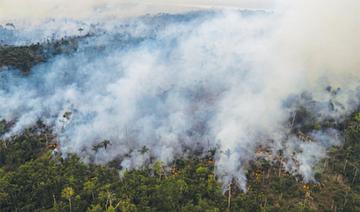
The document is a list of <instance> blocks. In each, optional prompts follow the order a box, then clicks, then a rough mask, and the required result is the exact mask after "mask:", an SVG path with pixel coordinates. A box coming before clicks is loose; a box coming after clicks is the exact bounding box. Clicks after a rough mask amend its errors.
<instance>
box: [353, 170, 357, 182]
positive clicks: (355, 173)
mask: <svg viewBox="0 0 360 212" xmlns="http://www.w3.org/2000/svg"><path fill="white" fill-rule="evenodd" d="M355 169H356V171H355V175H354V177H353V180H352V184H354V182H355V179H356V175H357V172H358V169H357V168H355Z"/></svg>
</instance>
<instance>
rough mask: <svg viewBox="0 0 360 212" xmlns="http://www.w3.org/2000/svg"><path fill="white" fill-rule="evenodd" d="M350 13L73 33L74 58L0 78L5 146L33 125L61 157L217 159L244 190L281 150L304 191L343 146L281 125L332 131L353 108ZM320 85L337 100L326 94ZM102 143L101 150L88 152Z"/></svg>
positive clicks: (294, 7)
mask: <svg viewBox="0 0 360 212" xmlns="http://www.w3.org/2000/svg"><path fill="white" fill-rule="evenodd" d="M321 3H322V4H321ZM324 5H326V7H324ZM359 11H360V5H359V3H357V1H351V0H345V1H342V2H341V3H339V2H336V1H319V2H315V3H314V2H313V1H296V2H294V3H292V4H291V5H285V4H279V9H278V10H276V11H275V12H273V13H262V12H253V13H241V12H238V11H217V12H211V11H209V12H192V13H186V14H182V15H177V16H168V15H163V16H158V17H153V18H150V17H147V18H142V17H139V18H134V19H130V20H126V21H124V20H123V21H110V20H109V21H107V22H103V23H102V24H99V25H96V26H95V27H94V26H93V25H91V26H90V25H86V23H81V24H84V25H86V26H88V29H89V31H91V36H88V37H84V38H83V39H82V40H81V42H80V44H79V47H78V49H77V50H76V52H74V53H72V54H71V55H58V56H56V57H54V58H52V59H50V60H49V61H48V62H47V63H45V64H40V65H37V66H36V67H34V68H33V70H32V71H31V73H30V74H28V75H23V74H21V73H20V72H18V71H14V70H4V71H2V72H0V102H1V103H2V104H1V105H0V117H1V118H4V119H5V120H7V121H14V120H15V122H14V126H13V127H12V128H11V130H10V131H9V132H7V133H6V134H5V135H4V136H3V137H4V138H8V137H10V136H13V135H16V134H18V133H21V132H22V130H23V129H25V128H26V127H30V126H32V125H34V124H35V123H36V122H37V121H38V120H41V121H42V122H44V123H45V124H47V125H49V126H52V127H53V129H54V131H55V132H56V134H57V135H58V139H59V142H60V144H61V151H62V152H63V153H64V154H66V153H72V152H75V153H77V154H79V155H80V156H81V157H82V158H83V159H84V160H86V161H89V162H96V163H105V162H108V161H110V160H113V159H115V158H118V159H120V160H121V161H122V162H121V166H122V167H123V168H127V169H132V168H138V167H141V166H142V165H143V164H145V163H148V162H149V161H150V160H154V159H155V160H162V161H164V162H166V163H170V162H171V161H172V160H173V159H174V158H177V157H186V156H187V155H188V154H191V153H192V152H202V153H203V154H205V153H206V151H208V150H210V149H212V148H217V150H218V151H217V155H216V172H217V175H218V177H219V179H220V181H222V182H223V183H224V184H227V183H229V182H230V180H231V179H232V178H235V179H236V180H237V182H238V183H239V184H240V185H241V187H242V188H243V189H246V177H245V175H246V167H248V164H249V161H251V160H254V159H256V157H257V153H256V152H257V149H258V147H259V146H262V147H267V148H269V149H270V151H271V153H270V154H271V157H272V158H275V157H276V155H277V154H278V152H279V150H282V152H283V154H284V156H283V158H284V160H282V163H283V165H284V168H285V169H286V170H288V171H289V172H291V173H294V174H301V175H302V176H303V178H304V180H305V181H313V180H314V178H313V167H314V166H315V165H316V163H317V162H319V160H320V159H321V158H323V157H326V150H327V148H329V147H331V146H332V145H340V144H341V142H340V140H341V138H340V135H338V133H337V132H336V131H335V130H331V129H328V130H318V131H313V132H310V133H309V135H310V137H311V138H312V140H313V142H303V141H300V140H301V139H299V138H298V137H297V136H295V135H291V133H290V131H291V127H294V126H291V127H290V126H289V120H291V119H292V118H293V119H295V118H296V116H294V113H292V112H293V111H294V110H295V108H296V105H299V104H301V105H304V106H305V107H306V108H307V110H309V111H311V112H312V114H314V116H315V117H314V119H316V120H318V121H321V120H325V119H328V118H332V119H336V120H340V119H341V117H343V116H344V115H346V114H349V113H350V112H351V111H352V110H354V109H355V107H357V105H358V89H357V85H358V83H359V75H358V73H359V62H360V58H359V57H360V52H359V51H360V48H359V47H360V41H359V39H358V38H359V37H360V31H359V28H358V26H360V22H359V18H357V16H356V15H355V13H357V12H359ZM72 23H76V21H74V22H72ZM334 25H336V27H335V26H334ZM40 31H41V30H40ZM45 31H46V30H45ZM17 33H21V32H17ZM17 36H18V37H19V39H20V38H21V37H22V35H17ZM25 37H26V36H25ZM30 37H31V36H30ZM44 37H46V34H45V35H44ZM27 38H29V36H28V37H27ZM38 38H39V36H37V39H38ZM18 42H21V40H20V41H18ZM27 42H29V41H27ZM328 86H332V87H333V88H338V87H339V88H341V89H338V90H337V92H336V95H335V94H334V91H333V90H332V89H333V88H328V89H326V88H327V87H328ZM329 90H330V91H329ZM299 96H300V97H299ZM309 99H310V100H311V101H310V100H309ZM302 101H304V102H302ZM309 102H310V103H311V104H308V103H309ZM329 104H330V105H331V107H329ZM67 112H71V114H70V113H68V114H70V115H68V116H65V117H64V114H66V113H67ZM295 115H296V114H295ZM293 116H294V117H293ZM103 140H109V141H111V148H107V149H106V150H105V149H100V150H99V151H97V152H94V151H93V150H92V147H93V145H95V144H98V143H99V142H101V141H103ZM144 146H146V147H147V148H148V149H149V150H148V151H147V152H145V153H144V152H142V151H141V149H143V148H144Z"/></svg>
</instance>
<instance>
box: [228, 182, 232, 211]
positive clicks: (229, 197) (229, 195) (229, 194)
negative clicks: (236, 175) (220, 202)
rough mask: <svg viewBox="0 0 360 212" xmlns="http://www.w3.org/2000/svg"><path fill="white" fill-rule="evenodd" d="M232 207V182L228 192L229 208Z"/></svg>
mask: <svg viewBox="0 0 360 212" xmlns="http://www.w3.org/2000/svg"><path fill="white" fill-rule="evenodd" d="M230 207H231V182H230V184H229V193H228V208H230Z"/></svg>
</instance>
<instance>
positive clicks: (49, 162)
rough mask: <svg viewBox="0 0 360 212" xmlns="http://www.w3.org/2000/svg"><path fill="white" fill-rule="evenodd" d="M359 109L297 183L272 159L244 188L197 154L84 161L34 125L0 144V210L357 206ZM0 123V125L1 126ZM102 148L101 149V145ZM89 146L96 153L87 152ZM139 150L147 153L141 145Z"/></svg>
mask: <svg viewBox="0 0 360 212" xmlns="http://www.w3.org/2000/svg"><path fill="white" fill-rule="evenodd" d="M359 117H360V113H355V114H354V115H353V116H351V117H349V118H348V119H347V120H346V121H345V122H344V123H343V124H342V125H343V126H342V127H341V128H342V129H341V132H342V133H343V135H344V144H343V145H342V146H341V147H338V148H335V147H334V148H332V149H331V150H330V152H329V157H328V158H326V159H324V160H323V161H321V162H320V163H319V164H318V165H317V168H316V170H317V173H316V176H315V177H316V180H317V182H314V183H304V182H303V181H302V180H301V176H298V177H296V176H293V175H290V174H289V173H287V172H286V171H284V170H283V169H282V168H281V166H279V164H271V163H269V162H268V161H266V160H258V161H253V162H252V163H251V167H249V172H248V173H247V178H248V185H247V191H246V192H244V191H241V190H240V189H239V187H238V186H237V185H236V183H235V182H234V183H233V184H231V185H230V187H225V188H222V185H220V184H219V183H218V182H217V180H216V177H215V175H214V161H213V155H214V153H215V151H216V150H213V151H210V152H208V154H207V155H206V156H198V155H196V153H194V155H192V156H190V157H189V158H187V159H178V160H176V161H174V162H173V164H171V165H170V166H165V164H164V163H163V162H161V161H154V163H152V164H148V165H144V166H143V167H142V168H141V169H139V170H131V171H127V170H124V169H121V167H119V166H118V164H119V162H118V161H116V160H114V161H112V162H110V163H108V164H104V165H94V164H91V163H90V164H86V163H84V162H82V161H81V160H79V158H78V157H77V156H76V155H68V156H67V157H66V158H62V157H60V156H58V155H56V154H54V151H53V149H54V145H53V144H50V143H49V141H51V140H52V137H53V135H52V133H51V131H50V130H49V129H48V128H46V126H44V125H42V124H41V123H39V124H38V126H36V127H33V128H29V129H27V130H26V131H25V132H23V133H22V134H21V135H19V136H15V137H12V138H11V139H8V140H3V141H1V146H0V167H1V168H0V208H1V211H359V210H360V173H359V168H360V158H359V154H358V153H359V151H360V143H359V137H360V118H359ZM6 127H7V126H6V123H5V122H2V123H1V130H2V132H4V131H5V130H6ZM100 148H104V147H100ZM94 151H95V150H94ZM137 151H142V152H143V153H145V152H146V151H148V150H147V148H146V147H144V148H143V149H142V150H137Z"/></svg>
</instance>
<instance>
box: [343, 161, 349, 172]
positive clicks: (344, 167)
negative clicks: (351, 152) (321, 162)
mask: <svg viewBox="0 0 360 212" xmlns="http://www.w3.org/2000/svg"><path fill="white" fill-rule="evenodd" d="M347 162H348V160H345V165H344V169H343V172H345V169H346V165H347Z"/></svg>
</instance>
